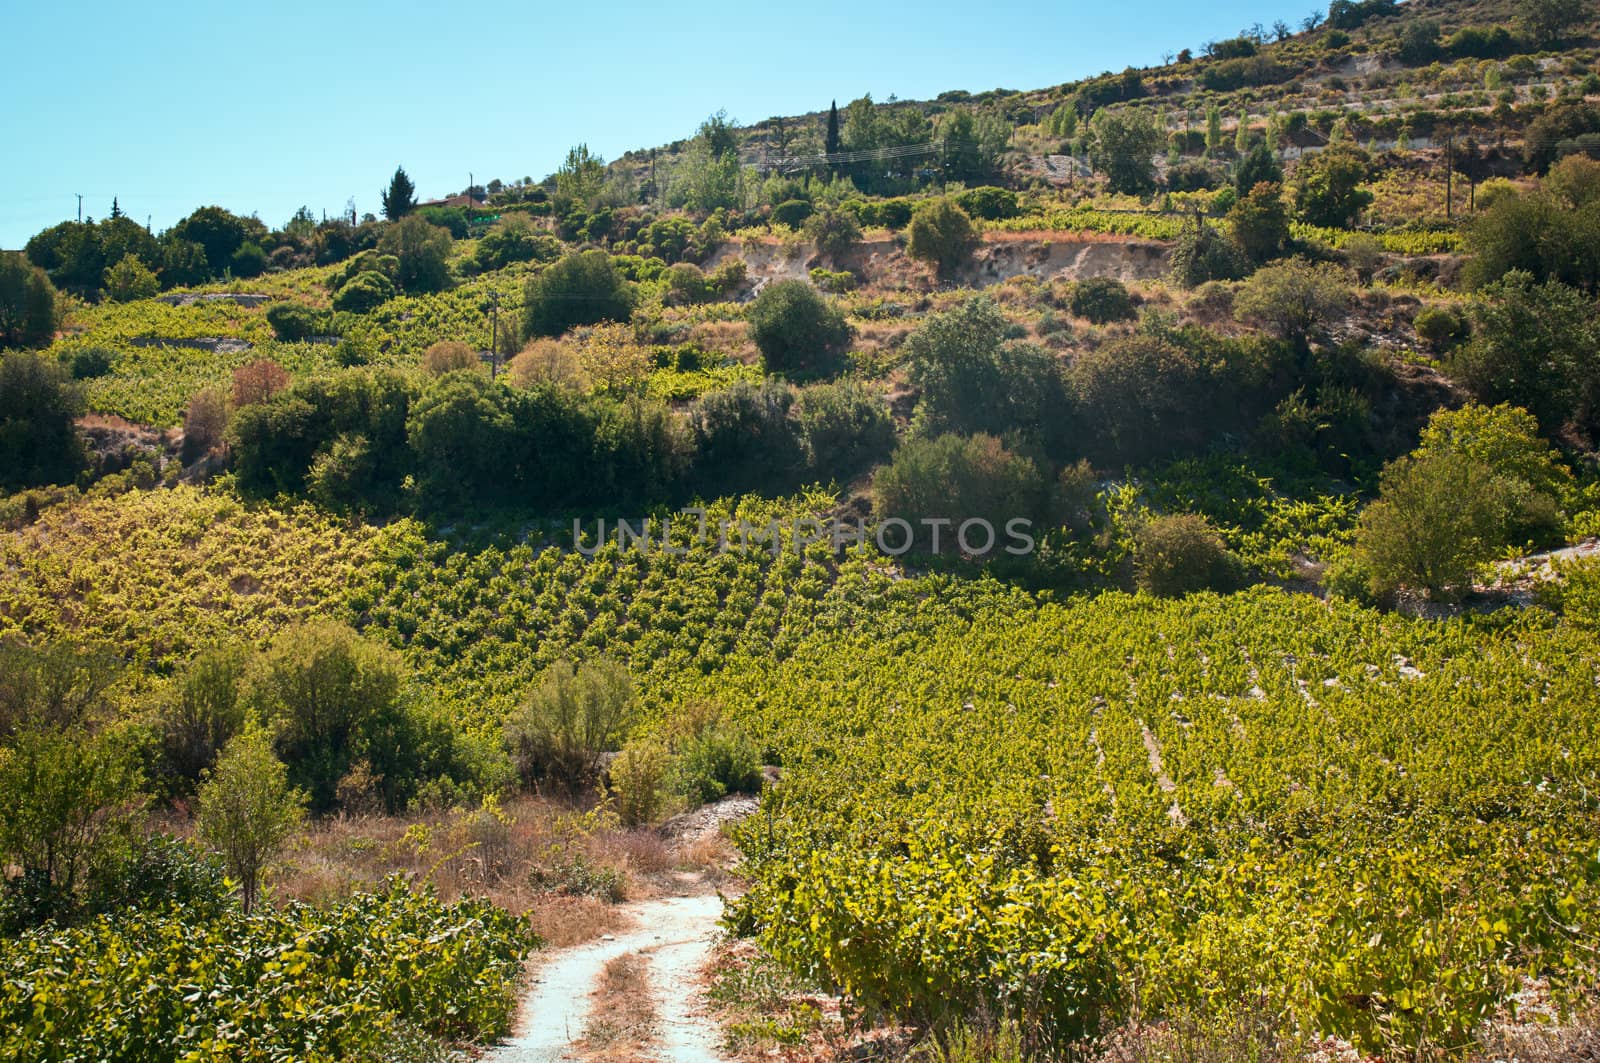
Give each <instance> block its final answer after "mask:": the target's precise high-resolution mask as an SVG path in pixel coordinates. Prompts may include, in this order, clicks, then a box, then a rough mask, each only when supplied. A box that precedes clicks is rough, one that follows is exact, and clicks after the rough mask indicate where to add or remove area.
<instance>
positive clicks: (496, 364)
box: [489, 292, 500, 380]
mask: <svg viewBox="0 0 1600 1063" xmlns="http://www.w3.org/2000/svg"><path fill="white" fill-rule="evenodd" d="M499 368H500V293H499V292H492V293H490V295H489V379H490V380H493V379H494V378H495V376H496V370H498V369H499Z"/></svg>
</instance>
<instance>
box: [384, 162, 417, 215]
mask: <svg viewBox="0 0 1600 1063" xmlns="http://www.w3.org/2000/svg"><path fill="white" fill-rule="evenodd" d="M378 195H379V197H380V198H381V199H382V201H383V216H384V217H385V218H388V219H389V220H390V221H399V220H400V219H401V218H403V217H405V216H406V215H407V214H410V213H411V212H412V211H413V210H415V209H417V186H416V185H414V184H412V183H411V178H410V177H408V176H406V170H405V167H403V166H396V167H395V168H394V176H393V177H391V178H389V187H388V188H386V189H384V190H383V191H381V192H379V193H378Z"/></svg>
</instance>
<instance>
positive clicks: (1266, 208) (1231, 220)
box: [1228, 184, 1289, 263]
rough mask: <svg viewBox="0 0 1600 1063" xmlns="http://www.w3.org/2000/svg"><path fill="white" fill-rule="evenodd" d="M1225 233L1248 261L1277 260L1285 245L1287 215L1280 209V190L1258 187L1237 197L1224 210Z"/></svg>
mask: <svg viewBox="0 0 1600 1063" xmlns="http://www.w3.org/2000/svg"><path fill="white" fill-rule="evenodd" d="M1228 231H1229V233H1230V234H1231V235H1232V236H1233V242H1234V243H1235V244H1237V245H1238V246H1239V249H1240V250H1241V251H1243V252H1244V253H1245V255H1246V256H1248V257H1249V258H1250V259H1251V260H1252V261H1254V262H1256V263H1262V262H1267V261H1270V260H1272V259H1274V258H1277V257H1278V255H1279V254H1280V253H1282V251H1283V248H1284V245H1285V244H1287V243H1288V242H1289V212H1288V210H1287V209H1285V207H1284V205H1283V189H1282V188H1281V187H1280V186H1278V185H1275V184H1259V185H1256V186H1255V187H1254V188H1252V189H1251V190H1250V191H1249V192H1247V193H1246V194H1245V195H1242V196H1240V197H1239V198H1238V199H1237V200H1236V201H1235V202H1234V204H1233V206H1232V207H1231V208H1229V210H1228Z"/></svg>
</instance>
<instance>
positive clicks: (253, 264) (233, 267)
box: [228, 241, 267, 280]
mask: <svg viewBox="0 0 1600 1063" xmlns="http://www.w3.org/2000/svg"><path fill="white" fill-rule="evenodd" d="M228 270H229V272H231V273H232V274H233V275H234V276H235V277H241V278H244V279H245V280H248V279H250V278H251V277H259V276H261V274H263V273H265V272H266V270H267V253H266V252H265V251H263V250H262V249H261V245H260V244H258V243H253V242H249V241H247V242H245V243H242V244H240V245H239V250H237V251H235V252H234V253H233V254H232V256H230V257H229V259H228Z"/></svg>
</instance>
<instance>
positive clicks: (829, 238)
mask: <svg viewBox="0 0 1600 1063" xmlns="http://www.w3.org/2000/svg"><path fill="white" fill-rule="evenodd" d="M804 232H805V234H806V239H808V240H810V241H811V242H812V243H814V244H816V245H817V250H818V251H820V252H821V253H822V254H824V255H827V256H828V257H829V258H831V259H833V260H834V262H836V263H837V262H838V260H839V258H840V257H841V256H843V255H846V254H848V253H849V252H850V249H851V248H853V247H855V246H856V244H858V243H860V242H861V223H860V222H859V221H857V220H856V216H855V214H854V213H852V212H850V211H848V210H845V209H844V208H842V207H835V206H827V207H823V208H822V209H821V210H819V211H816V212H815V213H813V214H812V215H811V216H810V217H808V218H806V220H805V226H804Z"/></svg>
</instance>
